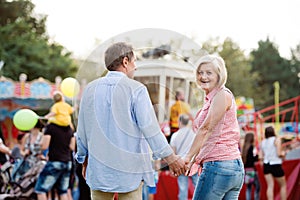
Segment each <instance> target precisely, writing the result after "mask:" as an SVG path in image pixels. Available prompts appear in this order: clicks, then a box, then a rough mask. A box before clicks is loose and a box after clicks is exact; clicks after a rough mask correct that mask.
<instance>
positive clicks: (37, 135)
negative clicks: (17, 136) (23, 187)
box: [12, 120, 45, 181]
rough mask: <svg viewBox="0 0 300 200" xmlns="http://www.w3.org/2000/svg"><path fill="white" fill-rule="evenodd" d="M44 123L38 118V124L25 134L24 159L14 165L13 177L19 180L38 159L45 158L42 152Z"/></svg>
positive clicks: (22, 146)
mask: <svg viewBox="0 0 300 200" xmlns="http://www.w3.org/2000/svg"><path fill="white" fill-rule="evenodd" d="M43 127H44V124H43V122H42V121H41V120H38V121H37V123H36V125H35V126H34V127H33V128H32V129H31V130H30V131H29V132H27V133H25V135H24V136H23V138H22V140H21V142H22V144H21V145H20V147H21V151H22V154H23V159H22V160H20V161H19V162H17V163H16V164H15V165H14V168H13V173H12V179H13V180H14V181H18V180H19V178H20V177H22V176H23V175H24V174H25V173H26V172H27V171H28V170H29V169H30V168H32V167H33V166H34V165H35V164H36V163H37V162H38V161H40V160H44V159H45V157H44V156H43V154H42V149H41V146H42V138H43V135H44V134H43V132H42V129H43Z"/></svg>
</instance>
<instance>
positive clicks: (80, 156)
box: [75, 134, 88, 164]
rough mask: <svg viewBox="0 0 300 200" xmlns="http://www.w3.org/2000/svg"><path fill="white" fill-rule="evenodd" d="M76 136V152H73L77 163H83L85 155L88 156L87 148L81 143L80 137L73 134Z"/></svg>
mask: <svg viewBox="0 0 300 200" xmlns="http://www.w3.org/2000/svg"><path fill="white" fill-rule="evenodd" d="M75 137H76V144H77V152H76V154H75V159H76V160H77V162H78V163H81V164H82V163H83V162H84V160H85V158H86V156H88V150H87V148H86V147H85V146H84V145H83V143H82V141H81V139H80V137H78V135H77V134H76V135H75Z"/></svg>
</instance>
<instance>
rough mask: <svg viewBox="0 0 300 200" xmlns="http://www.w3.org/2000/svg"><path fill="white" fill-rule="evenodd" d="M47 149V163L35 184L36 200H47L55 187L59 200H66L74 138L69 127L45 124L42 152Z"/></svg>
mask: <svg viewBox="0 0 300 200" xmlns="http://www.w3.org/2000/svg"><path fill="white" fill-rule="evenodd" d="M45 149H48V161H47V163H46V165H45V167H44V168H43V170H42V172H41V173H40V175H39V177H38V180H37V182H36V184H35V188H34V190H35V192H36V194H37V197H38V200H47V193H48V192H49V191H51V189H52V188H53V187H54V186H55V189H56V191H57V194H58V196H59V199H60V200H67V199H68V194H67V193H68V187H69V180H70V173H71V168H72V151H74V149H75V138H74V135H73V130H72V129H71V127H70V126H59V125H57V124H54V123H50V124H47V126H46V127H45V129H44V136H43V139H42V150H45Z"/></svg>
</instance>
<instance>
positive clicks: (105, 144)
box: [76, 42, 186, 200]
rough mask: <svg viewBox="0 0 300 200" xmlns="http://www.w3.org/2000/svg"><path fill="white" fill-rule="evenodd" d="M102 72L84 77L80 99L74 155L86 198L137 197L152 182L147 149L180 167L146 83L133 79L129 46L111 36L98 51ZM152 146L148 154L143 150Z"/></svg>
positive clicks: (180, 171) (177, 170)
mask: <svg viewBox="0 0 300 200" xmlns="http://www.w3.org/2000/svg"><path fill="white" fill-rule="evenodd" d="M104 60H105V65H106V68H107V69H108V73H107V74H106V75H105V76H104V77H101V78H98V79H96V80H94V81H93V82H91V83H89V84H88V85H87V86H86V87H85V89H84V91H83V95H82V98H81V102H80V109H79V116H78V126H77V131H76V142H77V152H76V159H77V161H78V162H79V163H81V164H83V172H82V173H83V176H84V177H85V178H86V182H87V183H88V185H89V187H90V188H91V196H92V199H94V200H98V199H101V200H102V199H113V197H114V195H115V193H118V198H120V199H142V187H143V184H146V185H148V186H151V187H155V181H154V176H153V171H154V170H153V167H152V165H151V157H150V156H151V155H153V156H154V159H158V158H162V159H165V160H166V162H167V163H168V164H169V167H170V170H171V173H173V174H174V175H175V176H176V175H177V176H178V175H180V174H183V173H184V172H185V170H186V167H185V165H184V161H183V160H182V159H181V158H180V157H179V156H177V155H175V154H174V152H173V150H172V148H171V147H170V146H169V144H168V142H167V140H166V138H165V136H164V134H163V133H162V132H161V130H160V127H159V124H158V122H157V118H156V116H155V112H154V109H153V106H152V103H151V100H150V97H149V94H148V91H147V88H146V87H145V86H144V85H143V84H141V83H140V82H138V81H135V80H133V76H134V72H135V70H136V65H135V61H136V56H135V53H134V50H133V47H132V46H131V45H129V44H127V43H124V42H117V43H114V44H112V45H111V46H109V47H108V49H107V50H106V51H105V53H104ZM149 146H150V149H151V150H152V152H153V153H152V154H150V151H149Z"/></svg>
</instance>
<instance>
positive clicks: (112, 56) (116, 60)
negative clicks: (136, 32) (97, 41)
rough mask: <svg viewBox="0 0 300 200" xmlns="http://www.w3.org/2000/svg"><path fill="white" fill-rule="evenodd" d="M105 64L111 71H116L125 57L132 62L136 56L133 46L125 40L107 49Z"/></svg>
mask: <svg viewBox="0 0 300 200" xmlns="http://www.w3.org/2000/svg"><path fill="white" fill-rule="evenodd" d="M104 55H105V58H104V60H105V66H106V68H107V69H108V70H109V71H115V70H116V69H118V67H119V66H120V65H121V64H122V62H123V59H124V58H125V57H127V58H128V61H129V62H130V61H131V60H132V58H133V57H134V53H133V47H132V46H131V45H130V44H127V43H125V42H117V43H114V44H112V45H111V46H109V47H108V49H107V50H106V51H105V54H104Z"/></svg>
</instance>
